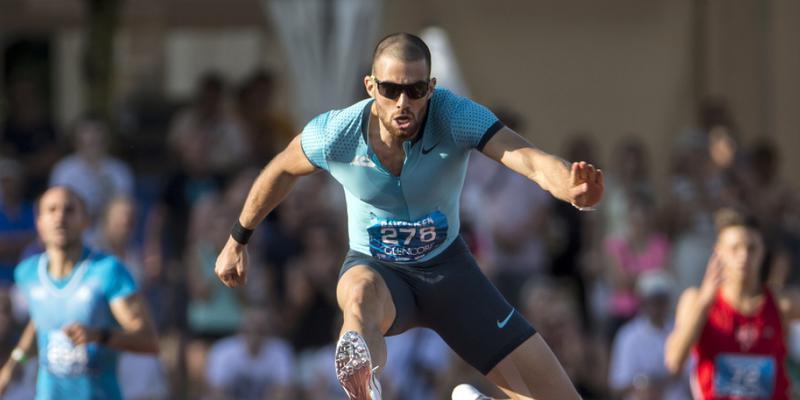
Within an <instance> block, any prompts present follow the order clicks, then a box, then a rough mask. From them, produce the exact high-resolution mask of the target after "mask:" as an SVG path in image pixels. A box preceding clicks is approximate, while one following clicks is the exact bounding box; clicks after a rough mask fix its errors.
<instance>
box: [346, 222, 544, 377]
mask: <svg viewBox="0 0 800 400" xmlns="http://www.w3.org/2000/svg"><path fill="white" fill-rule="evenodd" d="M356 265H366V266H368V267H370V268H371V269H372V270H374V271H376V272H377V273H379V274H380V275H381V277H382V278H383V280H384V281H385V282H386V286H388V287H389V292H391V295H392V300H393V301H394V306H395V309H396V310H397V316H396V317H395V320H394V323H392V326H391V327H390V328H389V331H388V332H387V335H389V336H391V335H397V334H400V333H402V332H405V331H406V330H408V329H410V328H413V327H425V328H430V329H433V330H434V331H435V332H436V333H438V334H439V336H441V337H442V339H443V340H444V341H445V342H446V343H447V344H448V345H449V346H450V348H452V349H453V350H454V351H455V352H456V353H457V354H458V355H459V356H460V357H461V358H463V359H464V361H466V362H467V363H469V364H470V365H472V366H473V367H474V368H475V369H477V370H478V371H480V372H481V373H482V374H484V375H486V374H488V373H489V371H491V370H492V368H494V367H495V366H496V365H497V364H498V363H499V362H500V361H502V360H503V359H504V358H505V357H506V356H507V355H509V354H511V352H512V351H514V349H516V348H517V347H519V345H521V344H522V343H523V342H524V341H525V340H527V339H528V338H530V337H531V336H533V335H534V334H535V333H536V330H534V329H533V327H532V326H531V324H530V323H528V321H526V320H525V318H524V317H523V316H522V315H521V314H520V313H519V312H518V311H517V310H515V309H514V308H513V307H512V306H511V305H510V304H508V302H507V301H506V299H505V298H504V297H503V296H502V295H501V294H500V292H499V291H498V290H497V289H496V288H495V287H494V285H492V283H491V282H489V280H488V279H487V278H486V276H484V275H483V272H481V270H480V269H479V268H478V264H477V262H476V261H475V258H474V257H472V254H470V252H469V249H467V246H466V244H465V243H464V241H463V240H462V239H461V238H458V239H456V241H455V242H453V244H451V245H450V246H449V247H448V248H447V249H446V250H445V251H443V252H442V253H441V254H439V255H437V256H436V257H434V258H433V259H431V260H429V261H425V262H419V263H402V264H399V263H391V262H385V261H379V260H376V259H375V258H373V257H371V256H369V255H366V254H363V253H359V252H357V251H353V250H350V251H349V252H348V253H347V257H346V258H345V260H344V264H343V265H342V269H341V271H340V273H339V277H341V276H342V275H344V273H345V272H346V271H347V270H349V269H350V268H352V267H354V266H356Z"/></svg>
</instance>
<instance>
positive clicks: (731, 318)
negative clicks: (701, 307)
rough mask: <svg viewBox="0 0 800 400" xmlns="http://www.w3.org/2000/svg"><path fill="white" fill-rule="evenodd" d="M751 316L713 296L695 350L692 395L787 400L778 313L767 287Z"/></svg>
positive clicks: (736, 399)
mask: <svg viewBox="0 0 800 400" xmlns="http://www.w3.org/2000/svg"><path fill="white" fill-rule="evenodd" d="M763 290H764V301H763V303H762V304H761V306H760V307H759V309H758V311H757V312H755V313H754V314H753V315H744V314H742V313H740V312H738V311H737V310H736V309H734V308H733V307H732V306H731V305H730V304H729V303H728V302H727V301H725V299H724V298H723V297H722V293H721V292H719V293H717V297H716V300H715V301H714V304H712V305H711V309H710V310H709V312H708V320H707V322H706V325H705V327H703V331H702V333H701V334H700V340H699V341H698V342H697V344H695V346H694V348H693V354H694V356H695V360H696V363H697V366H696V369H695V373H694V374H693V376H692V380H693V382H692V383H693V386H694V389H695V397H696V398H698V399H702V400H712V399H713V400H772V399H774V400H788V399H789V379H788V377H787V375H786V368H785V363H786V340H785V336H784V331H783V324H782V320H781V314H780V310H779V309H778V306H777V304H776V303H775V299H774V297H773V295H772V293H771V292H770V290H769V289H767V288H766V287H765V288H764V289H763Z"/></svg>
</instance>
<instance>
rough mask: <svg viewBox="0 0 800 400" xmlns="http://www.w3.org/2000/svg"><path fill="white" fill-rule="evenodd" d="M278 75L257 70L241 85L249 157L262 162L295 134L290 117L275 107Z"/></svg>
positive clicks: (239, 102)
mask: <svg viewBox="0 0 800 400" xmlns="http://www.w3.org/2000/svg"><path fill="white" fill-rule="evenodd" d="M274 91H275V78H274V77H273V76H272V74H271V73H269V72H267V71H257V72H255V73H254V74H253V75H251V76H250V77H249V78H248V79H247V80H246V81H245V82H244V83H243V84H242V86H241V87H240V88H239V90H238V93H237V104H236V105H237V110H238V112H239V117H240V118H241V122H242V126H243V128H244V131H245V133H246V135H247V138H248V142H249V143H248V145H249V150H250V152H251V154H250V157H251V160H252V162H253V163H254V164H257V165H262V164H264V163H266V162H267V161H269V160H271V159H272V157H274V156H275V155H276V154H278V152H280V151H281V150H283V148H284V147H286V145H287V144H289V141H291V139H292V137H293V136H294V135H295V132H294V128H293V127H292V124H291V123H290V122H289V120H288V119H286V118H284V117H283V116H282V115H279V114H277V113H274V112H273V111H272V108H273V104H272V98H273V94H274Z"/></svg>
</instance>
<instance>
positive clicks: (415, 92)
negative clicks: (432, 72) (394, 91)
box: [406, 81, 428, 100]
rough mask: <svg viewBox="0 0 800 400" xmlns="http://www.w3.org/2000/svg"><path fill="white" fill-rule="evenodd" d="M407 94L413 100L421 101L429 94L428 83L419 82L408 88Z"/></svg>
mask: <svg viewBox="0 0 800 400" xmlns="http://www.w3.org/2000/svg"><path fill="white" fill-rule="evenodd" d="M406 89H407V90H406V94H407V95H408V97H411V98H412V99H415V100H416V99H421V98H422V97H424V96H425V95H426V94H427V93H428V82H424V81H423V82H417V83H414V84H412V85H408V86H407V87H406Z"/></svg>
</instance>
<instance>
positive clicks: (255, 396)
mask: <svg viewBox="0 0 800 400" xmlns="http://www.w3.org/2000/svg"><path fill="white" fill-rule="evenodd" d="M274 325H275V321H274V320H273V318H272V315H271V313H270V312H269V311H268V310H267V308H266V307H263V306H262V307H259V308H250V309H248V310H247V311H246V312H245V316H244V319H243V321H242V326H241V329H240V330H239V334H238V335H235V336H232V337H228V338H224V339H221V340H219V341H218V342H216V343H214V345H213V346H212V347H211V349H210V351H209V356H208V363H207V365H206V376H207V378H206V379H207V382H208V384H209V387H210V389H211V395H210V396H209V397H210V398H211V399H235V400H264V399H270V400H282V399H293V398H294V396H293V395H292V390H291V388H292V373H293V371H294V355H293V353H292V348H291V346H289V344H288V343H286V342H285V341H284V340H283V339H280V338H278V337H276V336H274V334H273V332H272V331H271V330H270V328H269V327H271V326H274ZM331 363H333V358H331Z"/></svg>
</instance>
